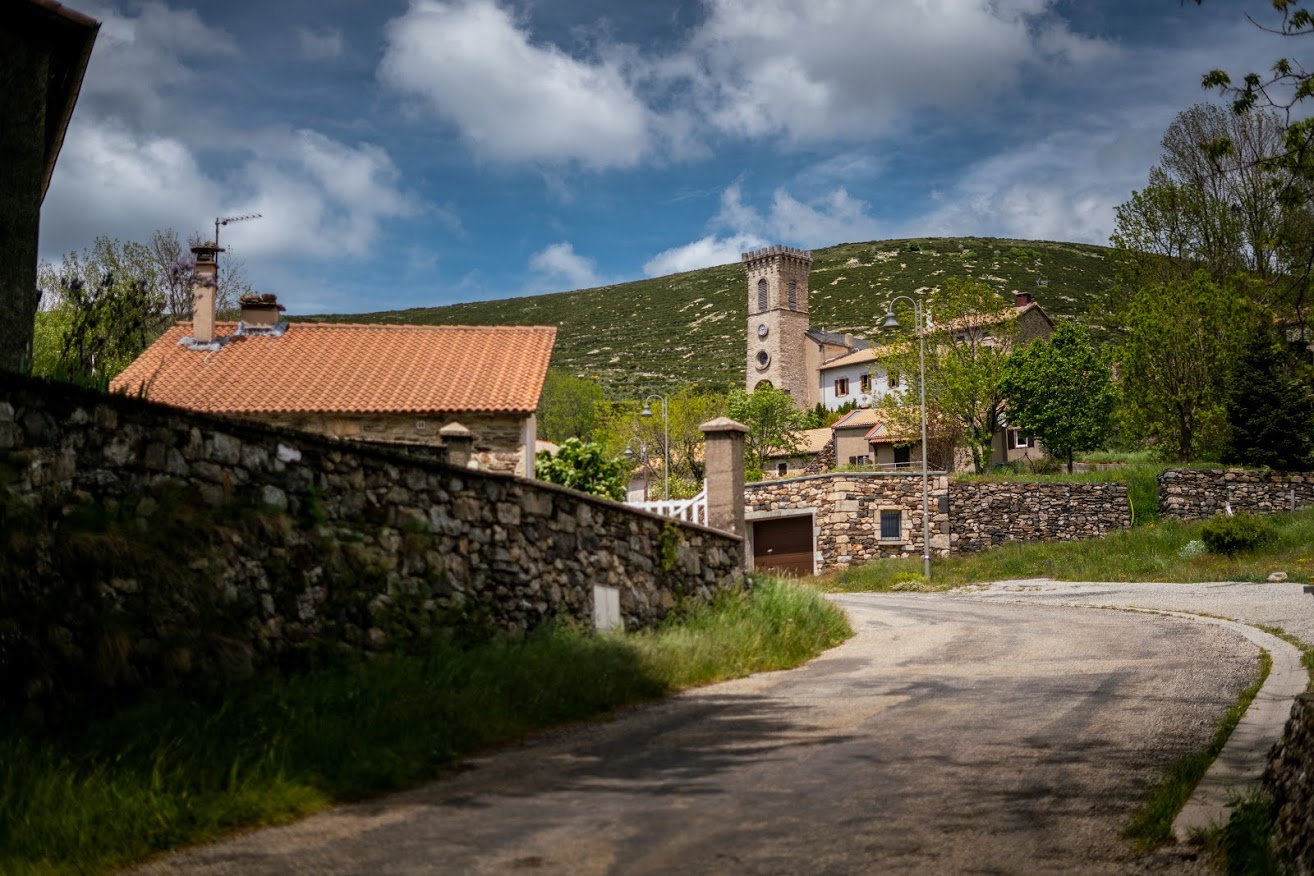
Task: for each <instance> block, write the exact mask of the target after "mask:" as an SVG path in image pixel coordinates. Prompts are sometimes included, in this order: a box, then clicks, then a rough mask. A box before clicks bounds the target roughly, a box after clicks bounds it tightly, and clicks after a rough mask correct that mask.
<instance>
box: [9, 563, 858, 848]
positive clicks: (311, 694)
mask: <svg viewBox="0 0 1314 876" xmlns="http://www.w3.org/2000/svg"><path fill="white" fill-rule="evenodd" d="M851 634H852V632H851V630H850V629H849V628H848V625H847V622H846V621H845V620H844V617H843V615H842V614H841V613H840V612H839V611H837V610H836V609H835V608H833V607H832V606H831V605H830V604H829V603H827V602H826V601H825V600H824V599H823V598H822V597H820V596H819V595H818V594H817V593H816V592H815V591H812V590H810V589H808V588H802V587H797V586H794V585H790V584H786V583H782V582H777V581H771V580H763V581H759V582H758V584H757V586H755V587H754V588H753V589H752V590H751V591H749V592H744V593H729V594H725V595H723V596H722V597H720V598H719V599H717V600H716V601H715V602H714V603H712V604H710V605H704V606H700V607H697V608H694V609H692V610H690V611H689V612H687V613H686V614H685V615H684V616H682V617H681V618H678V619H676V620H674V621H672V622H671V623H669V624H667V625H666V626H664V627H663V628H662V629H660V630H657V631H654V632H648V633H640V634H632V635H624V636H619V635H618V636H596V635H590V634H585V633H580V632H576V631H573V630H569V629H561V628H558V629H550V630H543V631H540V632H538V633H536V634H534V635H532V636H530V637H528V638H527V639H526V640H524V641H521V642H510V641H504V642H494V643H491V644H485V645H481V646H478V647H475V648H469V649H461V648H458V647H456V646H455V645H448V646H438V647H435V648H434V649H432V650H431V651H430V652H428V653H426V654H424V655H421V656H383V657H379V658H377V659H373V660H368V661H355V662H350V663H344V664H342V665H340V666H338V667H335V668H332V669H326V670H320V671H316V672H314V673H310V674H306V675H301V676H294V677H276V678H263V679H258V680H253V681H251V682H249V683H247V684H245V685H242V686H240V687H237V688H233V689H229V690H225V691H222V692H204V693H193V694H190V695H187V694H183V693H169V694H163V695H158V696H157V697H155V698H154V699H152V700H151V701H147V702H142V703H140V704H138V705H136V706H135V707H133V708H131V709H129V710H126V711H124V712H121V713H119V714H118V715H116V716H115V717H113V718H111V719H108V720H105V721H101V722H99V723H97V724H95V725H93V726H90V727H85V728H81V729H77V730H66V731H64V732H60V733H57V734H55V735H50V734H46V735H37V734H34V733H32V732H30V731H28V730H24V729H23V728H21V727H18V726H9V727H7V728H2V729H0V779H2V780H3V781H2V783H0V873H5V874H37V873H41V874H44V873H63V872H77V873H96V872H104V871H107V870H110V869H112V868H115V867H119V866H123V865H125V864H128V863H131V862H134V861H139V860H141V859H143V858H145V857H148V856H150V855H151V854H153V853H155V852H157V851H160V850H163V849H170V848H175V847H177V846H179V845H183V844H186V843H194V842H198V841H202V840H207V839H211V838H214V837H217V836H220V835H222V834H224V833H226V832H229V831H231V830H234V829H236V828H240V827H246V826H252V825H260V824H273V823H278V822H282V821H287V820H290V819H293V818H296V817H298V816H301V815H305V814H307V813H310V812H314V811H315V810H317V809H321V808H324V807H326V806H329V805H331V804H333V803H335V802H338V801H343V800H350V799H353V798H358V797H361V796H364V795H369V794H374V793H379V792H382V791H387V790H391V789H395V788H401V787H405V786H407V785H411V784H414V783H416V782H419V781H423V780H425V779H429V778H433V777H434V776H436V775H438V774H439V773H440V772H441V771H442V769H443V768H444V767H445V766H446V765H448V764H451V763H452V761H453V760H454V759H456V758H457V757H458V756H460V755H461V754H464V753H466V752H471V751H475V750H478V749H482V748H487V747H489V746H494V745H497V744H500V743H504V742H506V741H508V740H513V739H516V738H519V737H521V736H524V735H525V734H527V733H529V732H532V731H534V730H536V729H539V728H543V727H547V726H552V725H556V724H561V723H565V722H570V721H578V720H582V719H585V718H588V717H591V716H595V715H599V714H605V713H606V712H608V711H610V710H612V709H615V708H617V707H620V706H623V705H626V704H630V703H635V702H641V701H644V700H649V699H652V698H655V697H659V696H661V695H662V694H663V693H665V692H667V691H671V690H676V689H679V688H683V687H687V686H690V685H695V684H703V683H706V682H709V681H715V680H718V679H722V678H729V677H733V676H737V675H743V674H745V673H749V672H754V671H759V670H766V669H783V668H787V667H791V666H796V665H798V664H799V663H802V662H803V661H805V660H807V659H808V658H810V657H812V656H814V655H815V654H817V653H819V652H820V651H821V650H823V649H825V648H828V647H831V646H833V645H836V644H838V643H839V642H841V641H843V640H844V639H845V638H847V637H848V636H850V635H851Z"/></svg>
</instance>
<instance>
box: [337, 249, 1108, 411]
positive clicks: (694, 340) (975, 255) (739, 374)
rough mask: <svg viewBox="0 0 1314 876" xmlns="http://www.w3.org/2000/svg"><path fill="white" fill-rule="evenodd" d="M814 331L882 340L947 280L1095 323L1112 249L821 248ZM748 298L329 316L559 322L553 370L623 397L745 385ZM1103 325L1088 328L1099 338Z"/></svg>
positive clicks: (692, 287)
mask: <svg viewBox="0 0 1314 876" xmlns="http://www.w3.org/2000/svg"><path fill="white" fill-rule="evenodd" d="M812 254H813V262H812V275H811V279H810V281H809V284H808V288H809V290H810V294H811V299H810V309H811V314H812V325H813V326H814V327H818V328H825V329H828V330H831V331H844V332H853V333H854V334H862V335H866V336H868V337H875V336H876V332H875V328H874V327H875V326H876V325H878V324H879V322H880V320H881V318H882V316H883V315H884V307H885V302H886V301H888V300H889V299H890V298H891V297H892V296H894V295H900V294H912V293H916V292H919V291H927V292H931V291H934V290H935V289H936V288H938V285H939V284H940V283H941V282H942V280H943V278H945V277H952V276H969V277H975V278H977V279H980V280H985V281H986V282H989V283H991V284H992V285H994V286H996V287H997V288H998V289H999V290H1000V291H1001V292H1004V293H1011V291H1012V290H1014V289H1017V290H1020V291H1029V292H1032V293H1033V294H1034V295H1035V296H1036V300H1037V301H1039V302H1040V303H1041V304H1042V305H1044V307H1045V309H1046V310H1047V311H1048V312H1049V313H1050V315H1051V316H1054V317H1056V318H1057V317H1066V318H1075V319H1078V320H1080V321H1082V322H1087V323H1092V321H1091V319H1090V314H1092V313H1098V311H1099V308H1100V307H1101V306H1102V305H1103V303H1104V301H1105V298H1106V294H1107V291H1108V289H1109V288H1110V286H1111V285H1112V281H1113V266H1112V262H1111V259H1110V255H1111V251H1110V250H1109V249H1107V248H1106V247H1100V246H1091V245H1089V244H1080V243H1053V242H1046V241H1029V240H1028V241H1020V240H1002V239H994V238H972V237H967V238H932V239H919V240H915V241H908V240H887V241H875V242H871V243H844V244H840V245H839V246H832V247H828V248H826V249H818V250H813V251H812ZM747 306H748V293H747V286H746V285H745V280H744V272H743V269H742V268H741V267H740V265H739V264H737V263H736V264H731V265H721V266H718V267H714V268H705V269H703V270H700V271H690V272H688V273H684V274H673V275H671V276H668V277H657V278H655V279H652V280H637V281H635V282H632V283H621V284H619V285H616V286H602V287H599V288H597V289H581V290H578V291H575V292H559V293H556V294H553V295H534V296H530V297H526V298H506V299H502V300H498V301H477V302H472V303H469V304H452V305H448V306H445V307H421V308H413V309H410V310H391V311H383V312H380V313H368V314H358V315H333V316H324V317H319V318H320V319H323V320H331V321H352V322H370V323H411V324H446V325H555V326H557V327H558V328H559V332H558V335H557V346H556V351H555V353H554V354H553V357H552V364H553V365H556V366H559V367H562V368H565V369H568V370H569V371H570V372H571V373H572V374H576V375H579V376H581V377H589V378H593V379H596V380H598V381H600V382H601V385H602V387H603V389H604V390H605V391H606V393H607V395H608V396H610V397H613V398H624V397H632V396H635V395H638V394H639V393H641V392H645V391H650V390H661V389H663V388H671V387H674V386H677V385H679V384H686V383H696V384H699V385H702V386H706V387H712V388H717V389H724V388H727V387H730V386H738V385H740V383H741V382H742V380H743V369H744V350H745V337H744V329H745V322H746V318H747ZM1097 324H1098V320H1096V321H1095V322H1094V323H1092V324H1091V327H1092V329H1093V330H1097V331H1099V330H1100V329H1099V328H1098V325H1097Z"/></svg>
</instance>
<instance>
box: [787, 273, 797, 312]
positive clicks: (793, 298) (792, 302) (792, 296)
mask: <svg viewBox="0 0 1314 876" xmlns="http://www.w3.org/2000/svg"><path fill="white" fill-rule="evenodd" d="M789 309H790V310H798V283H795V282H794V281H793V280H790V281H789Z"/></svg>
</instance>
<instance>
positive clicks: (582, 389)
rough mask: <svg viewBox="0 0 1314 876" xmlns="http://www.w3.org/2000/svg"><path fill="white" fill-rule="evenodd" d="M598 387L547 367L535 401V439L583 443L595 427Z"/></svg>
mask: <svg viewBox="0 0 1314 876" xmlns="http://www.w3.org/2000/svg"><path fill="white" fill-rule="evenodd" d="M601 402H602V387H600V386H599V385H598V384H597V382H596V381H593V380H585V379H584V378H582V377H576V376H575V375H573V374H571V373H570V372H568V371H565V370H564V369H561V368H549V369H548V371H547V377H546V379H545V380H544V381H543V394H542V395H541V396H540V397H539V401H538V437H539V438H542V439H544V440H546V441H552V442H554V443H557V444H560V443H561V442H562V441H565V440H566V439H567V438H578V439H580V440H581V441H587V440H589V438H591V437H592V435H593V431H594V430H595V429H596V428H597V427H598V405H599V403H601Z"/></svg>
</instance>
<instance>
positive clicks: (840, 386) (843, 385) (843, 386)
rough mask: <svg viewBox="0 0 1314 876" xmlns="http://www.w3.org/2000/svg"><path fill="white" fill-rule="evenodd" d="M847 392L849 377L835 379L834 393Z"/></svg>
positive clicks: (838, 394)
mask: <svg viewBox="0 0 1314 876" xmlns="http://www.w3.org/2000/svg"><path fill="white" fill-rule="evenodd" d="M848 394H849V379H848V378H847V377H841V378H839V379H837V380H836V381H835V395H837V396H845V395H848Z"/></svg>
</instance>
